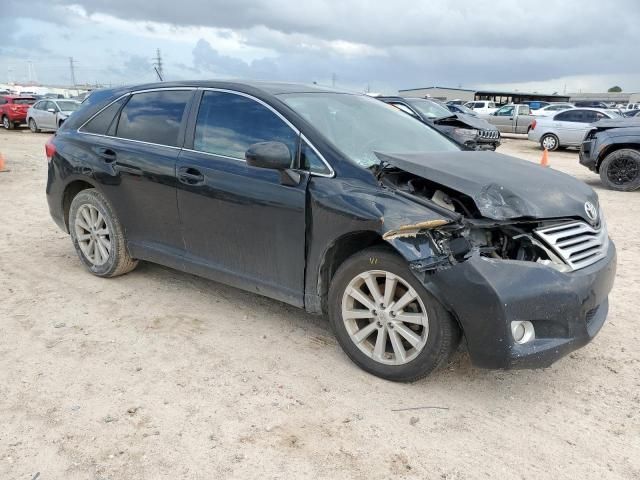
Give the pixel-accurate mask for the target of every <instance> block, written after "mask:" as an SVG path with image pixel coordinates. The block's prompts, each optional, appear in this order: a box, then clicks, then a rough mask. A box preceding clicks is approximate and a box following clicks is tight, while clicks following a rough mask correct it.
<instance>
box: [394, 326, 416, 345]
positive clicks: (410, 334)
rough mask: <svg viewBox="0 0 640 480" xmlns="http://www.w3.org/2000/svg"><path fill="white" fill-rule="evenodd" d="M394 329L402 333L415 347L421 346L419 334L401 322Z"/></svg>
mask: <svg viewBox="0 0 640 480" xmlns="http://www.w3.org/2000/svg"><path fill="white" fill-rule="evenodd" d="M394 330H395V331H396V332H398V333H399V334H400V335H402V336H403V337H404V339H405V340H406V341H407V342H409V343H410V344H411V345H412V346H413V347H417V346H419V345H420V342H422V339H421V338H420V336H419V335H417V334H416V333H415V332H414V331H413V330H411V329H410V328H408V327H406V326H405V325H403V324H401V323H398V324H396V325H395V328H394Z"/></svg>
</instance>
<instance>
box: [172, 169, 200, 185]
mask: <svg viewBox="0 0 640 480" xmlns="http://www.w3.org/2000/svg"><path fill="white" fill-rule="evenodd" d="M178 180H179V181H180V182H181V183H184V184H186V185H201V184H203V183H204V175H203V174H202V173H201V172H200V170H198V169H196V168H193V167H180V168H179V169H178Z"/></svg>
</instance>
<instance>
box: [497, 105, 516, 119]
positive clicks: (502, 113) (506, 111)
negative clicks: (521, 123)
mask: <svg viewBox="0 0 640 480" xmlns="http://www.w3.org/2000/svg"><path fill="white" fill-rule="evenodd" d="M513 109H514V107H502V108H501V109H500V110H497V111H496V116H498V117H510V116H511V115H513Z"/></svg>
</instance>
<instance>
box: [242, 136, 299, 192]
mask: <svg viewBox="0 0 640 480" xmlns="http://www.w3.org/2000/svg"><path fill="white" fill-rule="evenodd" d="M244 158H245V160H246V161H247V165H250V166H252V167H258V168H269V169H271V170H278V171H279V172H280V183H281V184H283V185H288V186H290V187H295V186H297V185H299V184H300V181H301V180H302V175H301V174H300V173H298V172H296V171H295V170H291V152H290V151H289V147H287V146H286V145H285V144H284V143H282V142H260V143H254V144H253V145H250V146H249V148H248V149H247V151H246V152H245V153H244Z"/></svg>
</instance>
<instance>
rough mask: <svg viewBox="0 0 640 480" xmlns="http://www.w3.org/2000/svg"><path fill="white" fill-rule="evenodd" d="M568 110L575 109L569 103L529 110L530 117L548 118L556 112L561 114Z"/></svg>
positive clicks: (553, 104)
mask: <svg viewBox="0 0 640 480" xmlns="http://www.w3.org/2000/svg"><path fill="white" fill-rule="evenodd" d="M570 108H576V107H575V106H574V105H572V104H571V103H552V104H550V105H547V106H545V107H542V108H538V109H537V110H531V115H535V116H537V117H548V116H550V115H555V114H556V113H558V112H562V111H563V110H569V109H570Z"/></svg>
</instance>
